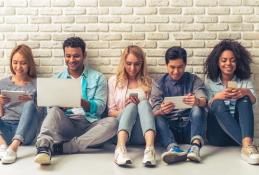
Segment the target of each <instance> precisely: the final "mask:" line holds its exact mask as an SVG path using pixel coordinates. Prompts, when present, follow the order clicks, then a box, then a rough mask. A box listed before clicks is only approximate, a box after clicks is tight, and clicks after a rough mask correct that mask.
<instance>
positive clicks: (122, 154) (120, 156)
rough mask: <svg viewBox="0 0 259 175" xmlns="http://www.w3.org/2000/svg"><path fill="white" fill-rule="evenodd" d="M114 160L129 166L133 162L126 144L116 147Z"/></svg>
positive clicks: (120, 164) (118, 163)
mask: <svg viewBox="0 0 259 175" xmlns="http://www.w3.org/2000/svg"><path fill="white" fill-rule="evenodd" d="M114 162H115V163H116V164H117V165H119V166H128V165H131V164H132V162H131V160H130V158H129V156H128V153H127V149H126V147H125V146H119V147H117V148H116V149H115V153H114Z"/></svg>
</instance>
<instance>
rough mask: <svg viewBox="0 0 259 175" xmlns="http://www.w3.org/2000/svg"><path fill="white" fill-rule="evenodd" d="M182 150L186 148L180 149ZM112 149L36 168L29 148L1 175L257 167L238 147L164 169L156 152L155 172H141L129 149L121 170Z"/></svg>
mask: <svg viewBox="0 0 259 175" xmlns="http://www.w3.org/2000/svg"><path fill="white" fill-rule="evenodd" d="M184 147H185V148H186V145H185V146H184ZM113 149H114V146H113V145H107V146H105V150H100V149H93V150H90V151H89V153H86V154H74V155H65V156H57V157H53V158H52V165H50V166H39V165H38V164H36V163H34V161H33V160H34V155H35V148H34V147H32V146H29V147H21V148H20V149H19V154H18V160H17V161H16V162H15V163H14V164H10V165H2V164H1V163H0V174H1V175H17V174H20V175H41V174H44V175H49V174H51V175H55V174H59V175H73V174H74V175H81V174H82V175H86V174H87V175H103V174H105V175H182V174H190V175H204V174H206V175H207V174H209V175H214V174H215V175H220V174H222V175H246V174H247V175H258V174H259V165H258V166H255V165H249V164H247V163H246V162H244V161H242V160H241V159H240V150H239V148H238V147H225V148H219V147H212V146H205V147H203V149H202V152H201V155H202V158H203V160H202V163H193V162H187V161H186V162H181V163H177V164H173V165H166V164H164V163H163V162H161V161H160V155H161V153H162V149H161V148H159V149H157V159H158V165H157V167H156V168H145V167H143V166H142V164H141V160H142V156H143V149H142V148H140V147H129V148H128V151H129V153H130V156H131V158H132V160H133V163H134V166H133V167H132V168H122V167H118V166H117V165H115V164H114V163H113V162H112V160H113Z"/></svg>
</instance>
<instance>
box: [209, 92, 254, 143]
mask: <svg viewBox="0 0 259 175" xmlns="http://www.w3.org/2000/svg"><path fill="white" fill-rule="evenodd" d="M244 137H250V138H253V137H254V114H253V109H252V103H251V101H250V99H249V97H247V96H245V97H243V98H241V99H238V100H237V102H236V109H235V116H234V117H233V116H232V115H231V114H230V111H229V108H228V106H226V105H225V103H224V101H223V100H215V101H214V102H213V103H212V105H211V109H210V111H209V116H208V127H207V139H208V142H209V144H211V145H215V146H232V145H242V138H244Z"/></svg>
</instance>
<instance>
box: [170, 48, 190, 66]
mask: <svg viewBox="0 0 259 175" xmlns="http://www.w3.org/2000/svg"><path fill="white" fill-rule="evenodd" d="M176 59H182V60H183V62H184V64H186V63H187V54H186V50H185V49H184V48H181V47H171V48H169V49H167V51H166V53H165V62H166V64H168V63H169V61H170V60H176Z"/></svg>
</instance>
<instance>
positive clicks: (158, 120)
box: [155, 116, 167, 129]
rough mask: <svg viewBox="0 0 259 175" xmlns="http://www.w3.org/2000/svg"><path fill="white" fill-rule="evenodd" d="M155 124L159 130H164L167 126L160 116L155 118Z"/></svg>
mask: <svg viewBox="0 0 259 175" xmlns="http://www.w3.org/2000/svg"><path fill="white" fill-rule="evenodd" d="M155 123H156V127H157V129H159V128H165V127H166V125H167V122H166V120H165V119H164V118H163V117H162V116H160V117H156V118H155Z"/></svg>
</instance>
